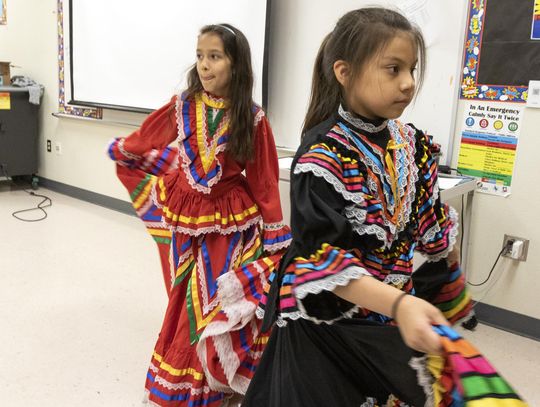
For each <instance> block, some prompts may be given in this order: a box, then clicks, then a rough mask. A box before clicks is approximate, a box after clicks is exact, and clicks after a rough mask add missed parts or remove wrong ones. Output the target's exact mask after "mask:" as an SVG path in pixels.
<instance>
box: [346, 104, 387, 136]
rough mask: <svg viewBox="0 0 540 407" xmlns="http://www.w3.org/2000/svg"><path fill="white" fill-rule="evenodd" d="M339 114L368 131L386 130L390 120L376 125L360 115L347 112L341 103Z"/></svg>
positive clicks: (355, 125) (357, 126)
mask: <svg viewBox="0 0 540 407" xmlns="http://www.w3.org/2000/svg"><path fill="white" fill-rule="evenodd" d="M338 114H339V115H340V116H341V117H342V118H343V119H345V120H346V121H348V122H349V123H350V124H352V125H353V126H354V127H356V128H358V129H360V130H364V131H366V132H368V133H378V132H380V131H381V130H384V129H385V128H386V126H387V125H388V120H384V121H383V122H382V123H381V124H380V125H378V126H375V125H374V124H372V123H368V122H365V121H364V120H362V119H361V118H360V117H358V116H353V115H352V114H351V113H350V112H347V111H346V110H345V109H344V108H343V106H342V105H339V109H338Z"/></svg>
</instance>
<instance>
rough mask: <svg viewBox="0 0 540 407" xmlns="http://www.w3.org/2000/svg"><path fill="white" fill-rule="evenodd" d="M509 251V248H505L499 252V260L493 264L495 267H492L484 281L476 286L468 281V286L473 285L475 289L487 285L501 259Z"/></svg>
mask: <svg viewBox="0 0 540 407" xmlns="http://www.w3.org/2000/svg"><path fill="white" fill-rule="evenodd" d="M507 250H508V247H503V248H502V250H501V251H500V252H499V255H498V256H497V260H495V263H493V267H491V270H490V271H489V274H488V276H487V277H486V279H485V280H484V281H482V282H481V283H479V284H475V283H471V282H470V281H467V284H469V285H472V286H473V287H480V286H481V285H484V284H486V283H487V282H488V281H489V279H490V278H491V274H492V273H493V270H494V269H495V266H496V265H497V263H498V262H499V259H500V258H501V256H502V254H503V253H504V252H505V251H507Z"/></svg>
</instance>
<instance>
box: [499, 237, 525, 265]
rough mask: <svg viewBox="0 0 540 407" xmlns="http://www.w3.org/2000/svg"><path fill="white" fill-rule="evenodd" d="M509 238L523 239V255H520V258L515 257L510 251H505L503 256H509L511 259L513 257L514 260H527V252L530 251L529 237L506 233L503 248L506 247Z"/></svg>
mask: <svg viewBox="0 0 540 407" xmlns="http://www.w3.org/2000/svg"><path fill="white" fill-rule="evenodd" d="M509 240H513V241H522V242H523V248H522V250H521V256H519V257H518V258H514V257H512V254H511V253H510V252H508V253H503V254H502V256H503V257H508V258H509V259H513V260H518V261H526V260H527V253H528V252H529V239H524V238H522V237H517V236H512V235H507V234H505V235H504V240H503V245H502V247H503V249H504V248H505V247H506V242H508V241H509Z"/></svg>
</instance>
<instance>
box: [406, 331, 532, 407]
mask: <svg viewBox="0 0 540 407" xmlns="http://www.w3.org/2000/svg"><path fill="white" fill-rule="evenodd" d="M433 329H434V330H435V332H436V333H437V334H438V335H439V336H440V339H441V344H442V347H443V352H444V353H443V356H433V355H426V356H423V357H415V358H413V359H412V360H411V362H410V365H411V367H412V368H413V369H415V370H416V371H417V376H418V383H419V384H420V385H421V386H422V387H423V388H424V389H425V392H426V394H427V395H428V400H427V401H426V406H428V405H429V406H434V407H448V406H470V407H494V406H498V407H526V406H528V404H527V403H525V402H524V401H523V400H522V399H521V398H520V397H519V396H518V395H517V394H516V392H515V391H514V389H513V388H512V387H511V386H510V385H509V384H508V383H507V382H506V380H505V379H504V378H503V377H501V376H500V375H499V374H498V373H497V371H496V370H495V369H494V368H493V366H492V365H491V364H490V363H489V362H488V361H487V360H486V359H485V358H484V357H483V356H482V354H481V353H480V352H478V350H477V349H476V348H475V347H474V346H473V345H471V343H469V342H468V341H466V340H465V339H463V338H462V337H461V336H460V335H459V334H458V333H457V332H456V331H454V330H453V329H452V328H450V327H447V326H434V327H433Z"/></svg>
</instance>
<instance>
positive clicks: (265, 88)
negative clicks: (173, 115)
mask: <svg viewBox="0 0 540 407" xmlns="http://www.w3.org/2000/svg"><path fill="white" fill-rule="evenodd" d="M60 1H61V0H60ZM64 1H65V0H64ZM265 1H266V15H265V31H264V48H263V61H262V78H261V91H262V96H261V97H262V101H261V103H262V107H263V108H264V109H266V107H267V106H268V65H269V62H268V61H269V59H268V56H269V41H270V17H271V11H272V1H273V0H265ZM68 21H69V35H68V38H69V48H68V49H69V70H68V71H69V81H68V83H69V85H70V86H69V97H70V98H69V102H67V104H68V105H76V106H83V107H89V108H95V109H108V110H117V111H124V112H133V113H144V114H148V113H151V112H153V111H154V110H155V109H150V108H140V107H136V106H125V105H115V104H107V103H101V102H92V101H87V100H77V99H75V98H73V94H74V93H75V84H74V79H73V78H74V75H73V66H74V64H73V55H74V53H73V31H74V30H73V0H69V9H68Z"/></svg>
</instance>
